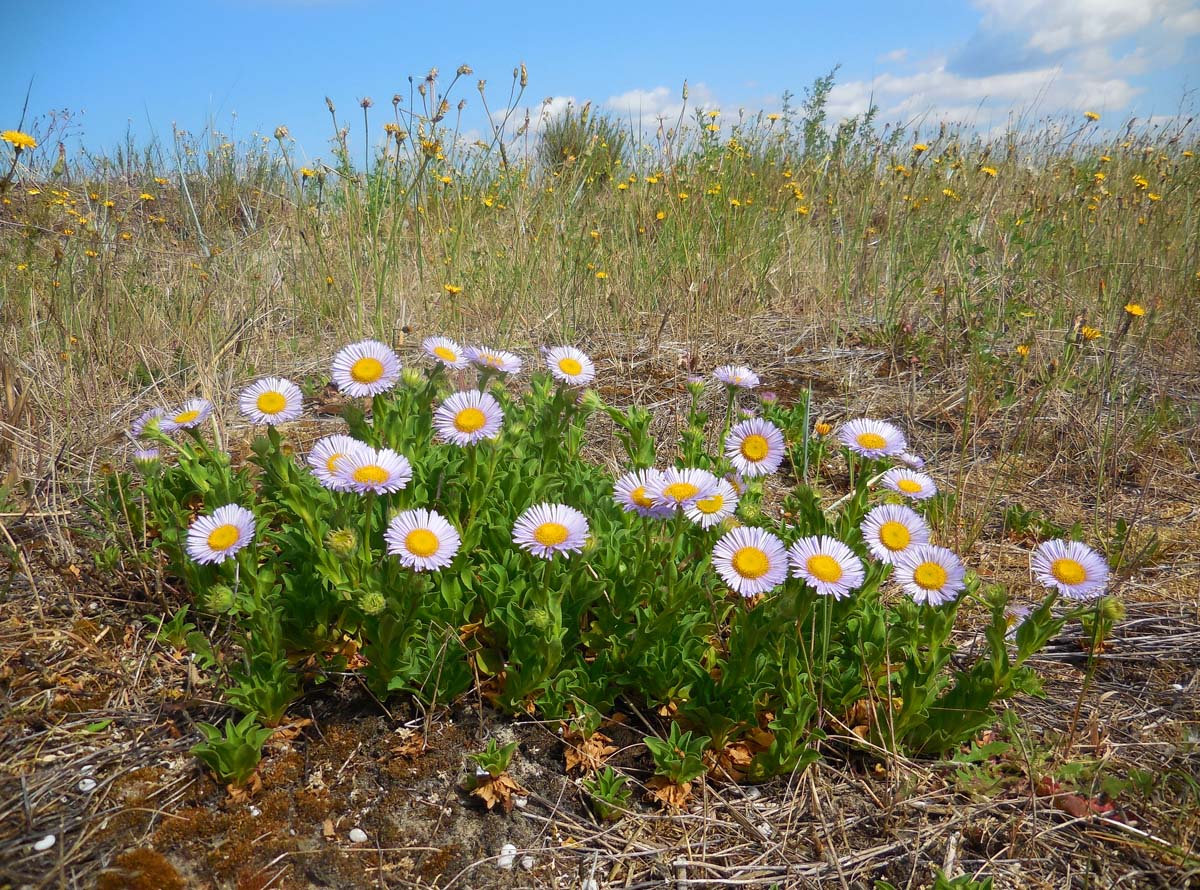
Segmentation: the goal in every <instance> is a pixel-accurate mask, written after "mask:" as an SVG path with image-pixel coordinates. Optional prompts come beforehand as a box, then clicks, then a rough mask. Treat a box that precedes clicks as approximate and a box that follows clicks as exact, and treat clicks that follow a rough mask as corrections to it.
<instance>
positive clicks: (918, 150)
mask: <svg viewBox="0 0 1200 890" xmlns="http://www.w3.org/2000/svg"><path fill="white" fill-rule="evenodd" d="M912 150H913V154H915V155H919V154H920V153H921V152H923V151H929V146H928V145H926V144H925V143H924V142H918V143H917V144H916V145H914V146H913V147H912Z"/></svg>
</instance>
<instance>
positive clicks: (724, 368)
mask: <svg viewBox="0 0 1200 890" xmlns="http://www.w3.org/2000/svg"><path fill="white" fill-rule="evenodd" d="M713 377H715V378H717V380H719V381H721V382H722V383H724V384H725V385H726V386H733V387H737V388H739V389H754V387H756V386H758V375H757V374H755V373H754V372H753V371H751V370H750V369H749V368H747V367H746V366H745V365H721V367H719V368H717V369H716V370H715V371H713Z"/></svg>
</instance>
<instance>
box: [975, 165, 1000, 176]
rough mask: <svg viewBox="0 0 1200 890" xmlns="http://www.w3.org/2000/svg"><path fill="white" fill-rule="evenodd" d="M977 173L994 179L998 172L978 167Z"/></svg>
mask: <svg viewBox="0 0 1200 890" xmlns="http://www.w3.org/2000/svg"><path fill="white" fill-rule="evenodd" d="M979 172H980V173H984V174H986V175H988V176H992V177H994V176H995V175H996V173H997V172H998V171H997V170H996V168H995V167H980V168H979Z"/></svg>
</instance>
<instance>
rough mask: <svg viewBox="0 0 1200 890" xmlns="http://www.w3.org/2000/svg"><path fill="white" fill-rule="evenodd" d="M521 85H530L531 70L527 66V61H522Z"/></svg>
mask: <svg viewBox="0 0 1200 890" xmlns="http://www.w3.org/2000/svg"><path fill="white" fill-rule="evenodd" d="M521 86H523V87H527V86H529V71H527V70H526V68H525V63H524V62H522V63H521Z"/></svg>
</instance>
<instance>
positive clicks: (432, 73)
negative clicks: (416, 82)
mask: <svg viewBox="0 0 1200 890" xmlns="http://www.w3.org/2000/svg"><path fill="white" fill-rule="evenodd" d="M437 76H438V70H437V69H436V68H430V69H429V73H428V74H426V75H425V82H426V83H433V82H434V81H435V80H437Z"/></svg>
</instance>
